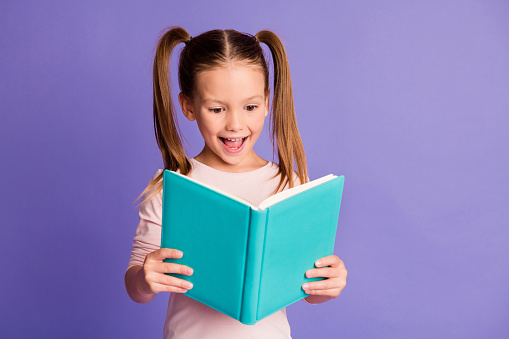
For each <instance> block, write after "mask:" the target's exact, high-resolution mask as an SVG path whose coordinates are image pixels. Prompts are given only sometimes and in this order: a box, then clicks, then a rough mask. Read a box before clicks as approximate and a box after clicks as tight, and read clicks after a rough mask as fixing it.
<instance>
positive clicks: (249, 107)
mask: <svg viewBox="0 0 509 339" xmlns="http://www.w3.org/2000/svg"><path fill="white" fill-rule="evenodd" d="M257 107H258V106H257V105H247V106H246V110H247V111H248V112H252V111H254V110H255V109H256V108H257Z"/></svg>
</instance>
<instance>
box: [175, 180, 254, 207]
mask: <svg viewBox="0 0 509 339" xmlns="http://www.w3.org/2000/svg"><path fill="white" fill-rule="evenodd" d="M173 173H175V174H177V175H179V176H181V177H182V178H186V179H187V180H189V181H192V182H195V183H197V184H198V185H200V186H203V187H206V188H208V189H210V190H212V191H215V192H217V193H220V194H222V195H224V196H226V197H228V198H231V199H233V200H236V201H238V202H240V203H242V204H244V205H248V206H249V207H251V208H252V209H255V210H258V207H257V206H255V205H253V203H252V202H250V201H248V200H246V199H243V198H241V197H239V196H237V195H235V194H231V193H228V192H226V191H223V190H221V189H219V188H217V187H215V186H212V185H207V184H205V183H203V182H201V181H198V180H196V179H193V178H191V177H188V176H186V175H182V174H180V173H177V172H173Z"/></svg>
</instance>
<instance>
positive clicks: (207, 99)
mask: <svg viewBox="0 0 509 339" xmlns="http://www.w3.org/2000/svg"><path fill="white" fill-rule="evenodd" d="M254 99H261V100H263V96H262V95H253V96H252V97H249V98H246V99H244V101H251V100H254ZM203 102H205V103H209V102H215V103H219V104H223V101H222V100H219V99H214V98H205V99H204V100H203Z"/></svg>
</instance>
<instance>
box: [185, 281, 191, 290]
mask: <svg viewBox="0 0 509 339" xmlns="http://www.w3.org/2000/svg"><path fill="white" fill-rule="evenodd" d="M185 287H186V288H187V289H188V290H190V289H191V288H193V284H191V283H190V282H188V283H186V285H185Z"/></svg>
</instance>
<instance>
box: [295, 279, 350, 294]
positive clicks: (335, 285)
mask: <svg viewBox="0 0 509 339" xmlns="http://www.w3.org/2000/svg"><path fill="white" fill-rule="evenodd" d="M345 285H346V282H345V281H342V280H340V279H326V280H321V281H315V282H309V283H305V284H304V285H302V289H303V290H304V292H306V293H308V294H321V295H325V294H327V292H324V291H330V292H331V295H333V294H334V293H336V292H337V291H339V292H341V290H342V289H343V288H344V287H345ZM316 291H322V292H316ZM315 292H316V293H315Z"/></svg>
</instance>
